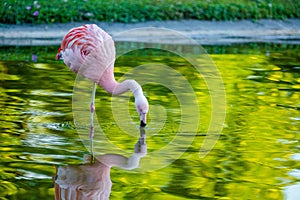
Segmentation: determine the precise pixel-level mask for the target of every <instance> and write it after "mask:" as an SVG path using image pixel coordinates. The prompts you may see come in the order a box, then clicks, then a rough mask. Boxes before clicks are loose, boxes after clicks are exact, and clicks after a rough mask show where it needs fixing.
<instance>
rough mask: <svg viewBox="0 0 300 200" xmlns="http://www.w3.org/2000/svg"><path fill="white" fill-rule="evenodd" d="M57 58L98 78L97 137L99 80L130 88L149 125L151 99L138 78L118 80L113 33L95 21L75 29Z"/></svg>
mask: <svg viewBox="0 0 300 200" xmlns="http://www.w3.org/2000/svg"><path fill="white" fill-rule="evenodd" d="M56 58H57V59H62V60H63V61H64V63H65V64H66V65H67V66H68V67H69V68H70V70H71V71H73V72H75V73H78V74H80V75H83V76H84V77H86V78H88V79H90V80H91V81H93V82H94V87H93V93H92V101H91V135H90V137H93V125H92V122H93V114H94V111H95V106H94V105H95V104H94V101H95V100H94V99H95V91H96V84H98V85H100V86H101V87H102V88H103V89H104V90H106V91H107V92H109V93H111V94H113V95H119V94H122V93H124V92H126V91H128V90H131V92H132V93H133V95H134V98H135V106H136V111H137V113H138V115H139V116H140V126H141V127H145V126H146V115H147V112H148V109H149V105H148V101H147V99H146V97H145V96H144V95H143V90H142V87H141V86H140V85H139V84H138V83H137V82H136V81H135V80H125V81H123V82H120V83H119V82H117V81H116V80H115V78H114V62H115V46H114V41H113V40H112V37H111V36H110V35H108V34H107V33H106V32H105V31H103V30H102V29H101V28H99V27H98V26H97V25H95V24H87V25H84V26H80V27H77V28H73V29H71V30H70V31H69V32H68V33H67V34H66V36H65V37H64V38H63V40H62V43H61V46H60V48H59V49H58V53H57V55H56Z"/></svg>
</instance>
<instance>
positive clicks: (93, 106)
mask: <svg viewBox="0 0 300 200" xmlns="http://www.w3.org/2000/svg"><path fill="white" fill-rule="evenodd" d="M96 87H97V84H96V83H93V90H92V99H91V105H90V111H91V112H90V152H91V155H92V159H91V162H93V161H94V143H93V137H94V131H95V130H94V114H95V95H96Z"/></svg>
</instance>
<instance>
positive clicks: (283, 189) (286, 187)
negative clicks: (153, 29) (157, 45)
mask: <svg viewBox="0 0 300 200" xmlns="http://www.w3.org/2000/svg"><path fill="white" fill-rule="evenodd" d="M126 45H135V44H134V43H118V44H117V48H118V47H119V48H126ZM56 48H57V47H1V55H0V60H1V61H0V98H1V101H0V104H1V105H0V109H1V115H0V130H1V132H0V137H1V140H0V141H1V142H0V145H1V148H0V154H1V155H0V159H1V169H0V177H1V179H0V181H1V184H0V198H2V199H54V187H53V185H54V184H53V181H52V177H53V175H54V174H55V166H56V165H58V166H61V165H63V166H67V165H72V164H82V163H83V162H84V159H83V158H84V156H85V155H87V154H88V148H86V147H85V146H84V145H83V143H82V137H79V135H78V132H77V131H78V130H79V129H80V130H84V132H86V133H87V135H88V129H87V128H86V127H82V126H78V124H77V126H76V125H75V124H74V122H73V118H74V112H73V111H72V96H73V94H74V91H73V89H74V80H75V79H76V76H75V74H73V73H72V72H70V71H69V70H68V69H67V67H65V66H64V64H63V63H61V62H59V61H55V60H54V56H55V53H56ZM185 48H188V47H185V46H182V47H181V49H182V50H184V49H185ZM205 49H206V50H207V52H208V53H209V56H210V57H211V58H212V60H213V62H214V63H215V65H216V66H217V67H218V70H219V72H220V74H221V77H222V80H223V83H224V87H225V92H226V120H225V122H224V124H223V131H222V134H221V135H220V137H219V138H218V140H217V143H216V145H215V146H214V148H213V149H212V150H211V151H210V152H208V154H207V155H206V156H205V157H204V158H200V157H199V151H200V149H201V145H202V144H203V141H204V138H205V136H206V131H207V129H208V127H209V123H210V120H211V117H212V116H211V115H212V114H211V109H212V103H211V102H212V100H211V99H210V94H211V93H210V91H209V88H208V86H207V85H206V82H205V77H203V76H201V74H199V73H197V71H196V70H195V69H194V68H193V67H192V66H191V65H190V64H189V63H188V62H187V61H186V60H185V59H183V58H180V57H178V56H175V55H172V54H170V53H168V52H162V51H157V50H151V49H148V50H143V51H136V52H133V53H128V54H126V55H123V56H121V57H120V58H118V60H117V61H116V67H115V71H116V74H115V75H116V79H118V78H120V77H122V76H123V75H124V74H126V73H127V72H130V70H132V69H133V68H134V67H136V66H145V65H146V64H147V63H156V64H163V65H167V66H169V67H170V68H172V69H174V70H175V71H176V72H178V73H179V74H181V75H182V76H183V77H184V78H185V79H186V80H187V81H188V83H189V84H190V85H191V87H192V88H193V91H194V93H195V95H196V98H197V104H198V106H199V112H200V121H199V124H198V128H197V131H196V133H195V134H196V135H195V137H193V138H192V144H191V145H188V146H185V144H187V143H185V142H186V141H187V140H188V138H189V137H190V136H189V134H188V133H186V134H185V135H182V136H181V137H182V138H180V139H181V141H182V143H180V144H178V146H175V147H174V152H181V153H182V155H181V156H180V158H178V159H175V157H174V153H173V152H170V153H169V154H168V155H166V154H161V155H160V157H158V156H157V155H156V154H154V153H153V152H157V151H158V150H159V149H162V148H163V147H165V146H168V144H170V143H172V142H173V141H172V140H173V138H174V137H175V136H176V134H177V132H178V130H179V128H180V124H181V123H186V122H185V121H182V118H181V114H182V112H183V111H182V110H181V107H180V106H181V105H180V104H181V103H180V101H179V100H178V99H177V96H176V95H177V94H175V93H174V92H173V91H172V90H171V89H170V87H169V88H168V87H166V86H162V85H160V84H158V83H156V82H149V83H147V84H145V85H144V86H143V89H144V92H145V94H146V96H147V98H148V100H149V103H150V113H149V125H148V127H147V128H146V135H147V152H148V154H147V155H146V156H145V157H143V158H141V161H140V167H139V168H138V169H134V170H130V171H129V170H124V169H120V168H117V167H116V168H112V169H111V172H110V178H111V181H112V188H111V193H110V198H111V199H175V200H176V199H262V200H265V199H274V200H278V199H299V198H300V192H299V191H300V144H299V141H300V46H299V45H298V46H297V45H272V44H247V45H246V44H244V45H234V46H215V47H212V46H207V47H205ZM32 54H36V55H37V56H38V59H37V62H32V61H31V59H32V57H31V56H32ZM157 70H162V68H159V69H157ZM140 73H141V78H140V80H138V81H139V82H141V81H143V80H145V79H147V78H143V77H150V76H153V75H154V74H155V73H154V72H153V71H151V70H144V71H143V70H142V71H141V72H140ZM158 73H159V74H161V77H160V79H164V78H165V79H166V80H168V81H170V85H174V86H176V87H177V88H179V89H180V85H179V82H177V81H176V80H179V78H180V77H179V76H177V75H176V74H174V77H173V78H172V76H165V77H164V73H163V71H159V72H158ZM129 76H130V75H129ZM137 78H138V79H139V77H137ZM87 84H88V83H87ZM88 87H89V86H88ZM182 87H183V86H182ZM181 89H182V88H181ZM96 96H97V101H96V114H97V117H98V123H99V125H100V126H101V128H102V131H103V132H104V136H105V137H106V139H107V140H106V141H109V142H103V141H102V140H101V138H100V139H99V138H97V137H96V138H95V141H94V148H95V152H96V153H97V154H101V155H104V154H106V153H110V152H112V151H113V152H114V149H111V147H110V146H111V144H113V145H114V146H115V147H117V148H118V149H122V150H123V151H124V152H123V153H124V156H126V157H130V155H131V154H132V153H133V151H134V145H135V143H136V142H137V140H138V135H139V131H138V116H136V113H135V110H134V105H133V97H132V96H131V95H130V93H126V94H125V95H123V96H121V97H119V98H116V97H111V95H109V94H107V93H106V92H105V91H103V90H102V89H101V88H98V89H97V93H96ZM114 99H115V100H114ZM128 99H129V103H127V100H128ZM123 100H124V101H125V106H124V108H123V106H117V109H116V110H114V108H113V107H112V103H111V102H112V101H116V102H122V101H123ZM86 101H87V103H86V104H85V105H82V107H83V110H85V106H86V115H85V116H88V113H89V110H88V109H89V105H88V102H89V99H87V100H86ZM122 105H123V104H122ZM127 108H128V109H127ZM151 109H152V111H151ZM195 110H196V109H195ZM195 110H193V109H191V110H190V112H191V115H190V117H191V118H193V116H196V115H197V114H196V113H193V112H194V111H195ZM119 115H120V116H121V119H120V118H118V117H119ZM124 115H126V116H127V115H129V117H128V119H124V120H123V118H122V116H124ZM116 119H118V120H116ZM76 127H77V128H76ZM95 135H97V130H96V132H95ZM99 135H100V134H99V133H98V136H99ZM85 142H86V141H85ZM108 143H109V144H108ZM115 151H116V152H118V153H119V154H122V151H119V150H115ZM152 155H154V156H152ZM176 155H177V154H176ZM151 156H152V157H151ZM174 160H175V161H174ZM162 162H164V163H166V164H165V165H164V167H162V168H159V169H157V168H156V166H162ZM155 168H156V169H155ZM143 169H145V170H143ZM146 169H147V170H146ZM151 169H153V170H151Z"/></svg>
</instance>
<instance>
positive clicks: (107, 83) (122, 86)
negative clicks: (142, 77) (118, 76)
mask: <svg viewBox="0 0 300 200" xmlns="http://www.w3.org/2000/svg"><path fill="white" fill-rule="evenodd" d="M111 70H113V68H112V69H107V70H106V71H105V72H104V74H103V76H102V78H101V79H100V81H99V82H98V84H99V85H100V86H101V87H102V88H103V89H104V90H106V91H107V92H109V93H111V94H112V95H116V96H117V95H120V94H123V93H125V92H127V91H128V90H130V91H131V92H132V93H133V95H134V97H135V98H136V97H138V96H140V95H143V90H142V87H141V86H140V85H139V84H138V83H137V82H136V81H135V80H125V81H122V82H117V81H116V80H115V77H114V75H113V73H112V71H111Z"/></svg>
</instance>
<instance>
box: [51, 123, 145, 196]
mask: <svg viewBox="0 0 300 200" xmlns="http://www.w3.org/2000/svg"><path fill="white" fill-rule="evenodd" d="M146 153H147V145H146V134H145V129H144V128H143V127H140V138H139V140H138V141H137V143H136V144H135V146H134V153H133V154H132V155H131V156H130V157H129V158H127V157H125V156H122V155H118V154H105V155H102V156H96V157H95V158H96V159H93V160H94V162H91V160H92V156H88V157H86V158H85V163H84V164H79V165H68V166H59V167H56V174H55V176H54V178H53V179H54V180H53V181H54V188H55V200H63V199H64V200H73V199H79V200H96V199H97V200H106V199H109V196H110V192H111V186H112V182H111V179H110V169H111V167H115V166H116V167H120V168H122V169H126V170H131V169H135V168H137V167H138V166H139V162H140V158H142V157H144V156H145V155H146Z"/></svg>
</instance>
